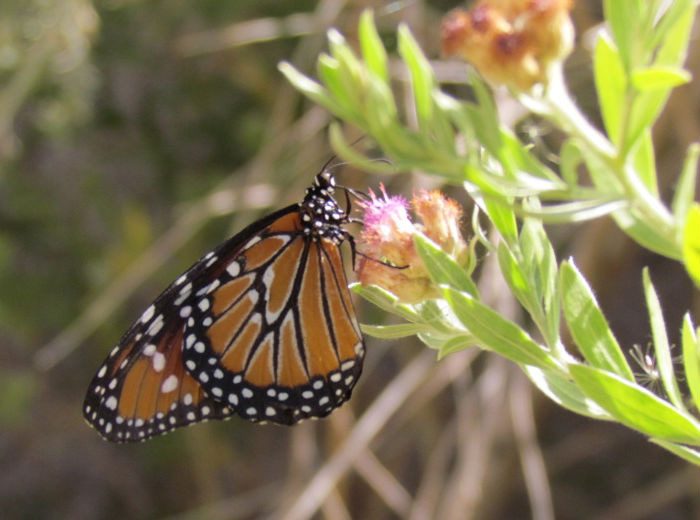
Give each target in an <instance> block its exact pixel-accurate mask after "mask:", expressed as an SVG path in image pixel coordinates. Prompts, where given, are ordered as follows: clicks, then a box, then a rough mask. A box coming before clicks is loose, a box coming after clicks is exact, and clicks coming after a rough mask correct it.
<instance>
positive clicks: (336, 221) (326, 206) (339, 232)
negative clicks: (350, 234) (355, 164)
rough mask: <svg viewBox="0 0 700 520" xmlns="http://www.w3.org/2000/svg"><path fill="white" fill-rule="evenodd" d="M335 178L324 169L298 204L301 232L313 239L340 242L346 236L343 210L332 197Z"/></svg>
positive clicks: (345, 220) (346, 219)
mask: <svg viewBox="0 0 700 520" xmlns="http://www.w3.org/2000/svg"><path fill="white" fill-rule="evenodd" d="M334 192H335V179H334V178H333V175H332V174H331V173H330V172H328V171H326V170H324V171H322V172H321V173H319V174H318V175H316V178H315V179H314V184H313V185H312V186H311V187H310V188H308V189H307V190H306V195H305V196H304V200H303V201H302V202H301V204H300V211H301V222H302V226H303V232H304V234H305V235H307V236H310V237H311V238H313V239H314V240H320V239H326V240H330V241H331V242H333V243H334V244H336V245H337V244H340V243H341V242H343V240H345V239H346V238H347V231H345V230H344V229H343V227H342V226H343V225H344V224H347V222H348V215H347V213H346V212H345V210H344V209H343V208H342V207H341V206H340V205H339V204H338V203H337V202H336V200H335V199H334V198H333V193H334Z"/></svg>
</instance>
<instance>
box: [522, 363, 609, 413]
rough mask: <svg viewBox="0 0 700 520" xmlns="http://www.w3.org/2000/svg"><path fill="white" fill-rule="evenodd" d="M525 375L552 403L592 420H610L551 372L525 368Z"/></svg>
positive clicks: (582, 394)
mask: <svg viewBox="0 0 700 520" xmlns="http://www.w3.org/2000/svg"><path fill="white" fill-rule="evenodd" d="M523 370H524V371H525V374H526V375H527V376H528V377H529V378H530V380H531V381H532V382H533V383H534V384H535V386H536V387H537V388H539V389H540V390H541V391H542V393H544V394H545V395H546V396H547V397H549V398H550V399H551V400H552V401H554V402H555V403H557V404H558V405H560V406H563V407H564V408H567V409H569V410H571V411H572V412H575V413H578V414H581V415H586V416H588V417H592V418H594V419H604V420H612V416H611V415H610V414H609V413H608V412H606V411H605V410H603V409H602V408H601V407H600V406H598V405H597V404H596V403H595V402H594V401H593V400H591V399H589V398H588V397H586V395H585V394H584V393H583V392H581V389H580V388H579V387H578V386H576V384H575V383H574V382H572V381H571V380H570V379H567V378H565V377H563V376H561V375H559V374H558V373H555V372H552V371H551V370H542V369H541V368H537V367H533V366H526V367H523Z"/></svg>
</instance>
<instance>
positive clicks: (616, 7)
mask: <svg viewBox="0 0 700 520" xmlns="http://www.w3.org/2000/svg"><path fill="white" fill-rule="evenodd" d="M643 4H644V0H625V1H620V0H605V1H604V2H603V8H604V10H605V20H606V21H607V22H608V24H609V27H610V30H611V31H612V34H613V38H614V40H615V44H616V45H617V48H618V49H620V58H621V62H622V63H624V67H625V70H630V68H631V67H632V64H633V63H634V61H635V58H636V56H635V47H636V45H635V42H636V41H637V40H638V38H639V34H638V32H637V31H638V27H639V25H640V20H639V19H640V18H641V17H642V13H643V12H644V11H645V9H644V5H643Z"/></svg>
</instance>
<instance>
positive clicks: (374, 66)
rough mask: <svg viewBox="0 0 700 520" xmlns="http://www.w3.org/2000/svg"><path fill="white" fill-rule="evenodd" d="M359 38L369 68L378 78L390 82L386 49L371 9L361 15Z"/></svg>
mask: <svg viewBox="0 0 700 520" xmlns="http://www.w3.org/2000/svg"><path fill="white" fill-rule="evenodd" d="M358 38H359V40H360V48H361V49H362V57H363V59H364V60H365V63H366V64H367V68H368V69H369V70H371V71H372V73H373V74H375V75H376V76H377V78H379V79H381V80H382V81H384V82H388V81H389V73H388V71H387V54H386V49H385V48H384V45H382V40H381V38H380V37H379V34H378V33H377V27H376V26H375V25H374V16H373V14H372V10H371V9H365V10H364V11H362V14H361V15H360V26H359V29H358Z"/></svg>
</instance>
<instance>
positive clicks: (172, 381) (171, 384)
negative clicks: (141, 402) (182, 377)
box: [160, 374, 179, 394]
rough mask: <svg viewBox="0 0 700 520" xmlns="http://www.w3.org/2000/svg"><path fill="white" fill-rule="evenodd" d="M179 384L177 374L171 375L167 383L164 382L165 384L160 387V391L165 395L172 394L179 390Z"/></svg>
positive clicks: (166, 380)
mask: <svg viewBox="0 0 700 520" xmlns="http://www.w3.org/2000/svg"><path fill="white" fill-rule="evenodd" d="M178 383H179V380H178V378H177V376H176V375H175V374H170V375H169V376H168V377H167V378H166V379H165V381H163V384H162V385H161V386H160V391H161V392H163V393H164V394H167V393H168V392H172V391H173V390H175V389H176V388H177V385H178Z"/></svg>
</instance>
